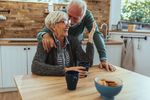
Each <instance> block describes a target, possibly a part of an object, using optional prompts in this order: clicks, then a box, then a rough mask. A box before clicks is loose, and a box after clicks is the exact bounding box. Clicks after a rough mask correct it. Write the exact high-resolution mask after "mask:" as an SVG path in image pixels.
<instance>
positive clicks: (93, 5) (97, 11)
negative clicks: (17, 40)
mask: <svg viewBox="0 0 150 100" xmlns="http://www.w3.org/2000/svg"><path fill="white" fill-rule="evenodd" d="M85 1H86V2H87V5H88V9H89V10H90V11H91V12H92V14H93V16H94V18H95V20H96V22H97V24H98V26H99V29H100V26H101V25H102V24H103V23H106V24H107V26H108V28H107V29H109V13H110V0H85ZM105 29H106V28H105V27H103V29H100V31H101V32H103V34H106V33H105Z"/></svg>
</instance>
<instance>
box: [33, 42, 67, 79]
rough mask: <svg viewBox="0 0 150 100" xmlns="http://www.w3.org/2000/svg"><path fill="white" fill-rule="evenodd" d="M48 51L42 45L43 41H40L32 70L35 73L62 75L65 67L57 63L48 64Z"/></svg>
mask: <svg viewBox="0 0 150 100" xmlns="http://www.w3.org/2000/svg"><path fill="white" fill-rule="evenodd" d="M47 56H48V53H47V52H46V51H44V49H43V47H42V43H41V42H39V44H38V47H37V52H36V54H35V57H34V59H33V61H32V72H33V73H34V74H38V75H44V76H49V75H55V76H62V75H64V73H65V71H64V67H63V66H57V65H50V64H46V63H45V62H46V59H47Z"/></svg>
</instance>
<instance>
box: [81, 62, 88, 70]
mask: <svg viewBox="0 0 150 100" xmlns="http://www.w3.org/2000/svg"><path fill="white" fill-rule="evenodd" d="M79 66H83V67H85V68H86V69H85V71H88V70H89V67H90V63H89V62H88V61H80V62H79Z"/></svg>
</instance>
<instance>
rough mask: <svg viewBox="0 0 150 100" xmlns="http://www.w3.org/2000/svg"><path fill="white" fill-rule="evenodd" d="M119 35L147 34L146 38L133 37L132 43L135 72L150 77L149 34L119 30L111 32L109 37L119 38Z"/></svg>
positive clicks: (134, 35)
mask: <svg viewBox="0 0 150 100" xmlns="http://www.w3.org/2000/svg"><path fill="white" fill-rule="evenodd" d="M121 35H123V36H128V37H137V36H138V37H141V36H142V37H143V36H147V40H144V39H140V40H138V39H137V38H133V45H134V55H135V57H134V59H135V72H137V73H140V74H143V75H146V76H149V77H150V63H149V57H150V53H149V51H150V46H149V45H150V35H149V34H142V33H141V34H140V33H121V32H111V37H112V38H113V39H118V40H120V39H121V38H120V37H121Z"/></svg>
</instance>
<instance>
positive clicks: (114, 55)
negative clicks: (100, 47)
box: [93, 44, 122, 66]
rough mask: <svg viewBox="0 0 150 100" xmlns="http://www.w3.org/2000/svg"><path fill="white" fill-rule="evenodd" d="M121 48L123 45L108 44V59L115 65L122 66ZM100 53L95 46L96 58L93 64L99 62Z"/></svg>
mask: <svg viewBox="0 0 150 100" xmlns="http://www.w3.org/2000/svg"><path fill="white" fill-rule="evenodd" d="M121 49H122V45H121V44H118V45H113V44H112V45H106V51H107V59H108V62H110V63H111V64H113V65H116V66H120V63H121ZM99 63H100V61H99V54H98V52H97V49H96V47H94V60H93V64H94V65H97V64H99Z"/></svg>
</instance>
